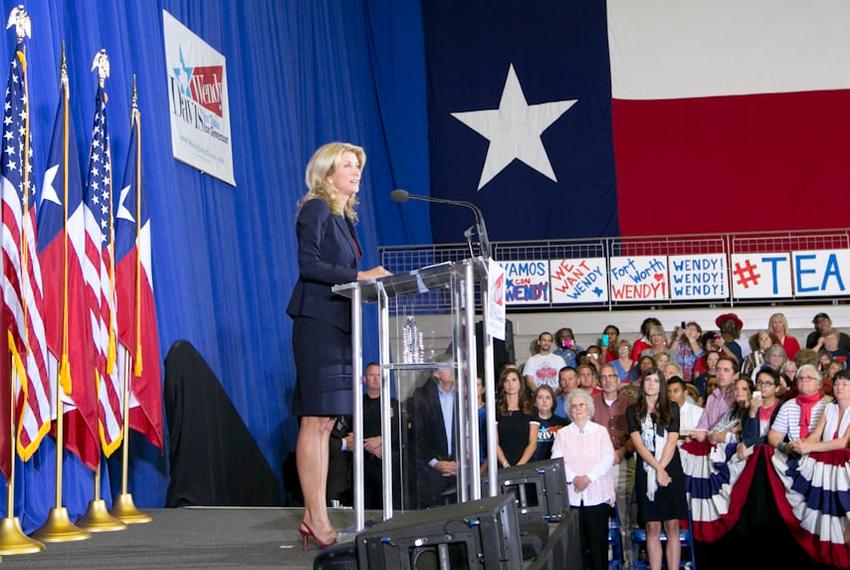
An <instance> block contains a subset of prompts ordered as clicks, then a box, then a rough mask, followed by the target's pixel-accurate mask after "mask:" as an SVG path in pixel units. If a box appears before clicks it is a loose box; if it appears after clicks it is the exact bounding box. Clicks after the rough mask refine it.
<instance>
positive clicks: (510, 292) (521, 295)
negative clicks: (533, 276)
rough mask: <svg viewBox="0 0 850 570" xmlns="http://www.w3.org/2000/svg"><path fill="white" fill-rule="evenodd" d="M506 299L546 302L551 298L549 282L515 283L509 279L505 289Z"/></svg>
mask: <svg viewBox="0 0 850 570" xmlns="http://www.w3.org/2000/svg"><path fill="white" fill-rule="evenodd" d="M505 300H506V301H507V302H508V303H519V302H525V303H530V302H546V301H548V300H549V284H548V283H527V284H520V285H514V284H513V283H512V282H511V280H510V279H509V280H508V286H507V288H506V290H505Z"/></svg>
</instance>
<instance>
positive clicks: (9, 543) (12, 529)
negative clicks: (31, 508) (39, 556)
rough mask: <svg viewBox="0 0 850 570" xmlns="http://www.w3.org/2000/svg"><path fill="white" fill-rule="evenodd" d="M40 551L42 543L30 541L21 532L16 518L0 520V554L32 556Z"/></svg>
mask: <svg viewBox="0 0 850 570" xmlns="http://www.w3.org/2000/svg"><path fill="white" fill-rule="evenodd" d="M42 550H44V545H43V544H42V543H40V542H39V541H37V540H33V539H31V538H30V537H28V536H27V535H26V534H24V531H23V530H21V523H20V521H19V520H18V517H3V518H2V519H0V554H9V555H14V554H33V553H35V552H41V551H42Z"/></svg>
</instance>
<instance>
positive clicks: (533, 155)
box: [452, 64, 578, 190]
mask: <svg viewBox="0 0 850 570" xmlns="http://www.w3.org/2000/svg"><path fill="white" fill-rule="evenodd" d="M577 101H578V99H567V100H563V101H552V102H550V103H540V104H538V105H529V104H528V102H527V101H526V100H525V94H523V92H522V86H521V85H520V84H519V79H518V78H517V75H516V72H515V71H514V66H513V64H511V65H510V67H509V68H508V77H507V79H506V80H505V87H504V89H503V91H502V99H501V101H499V108H498V109H485V110H481V111H467V112H463V113H452V117H454V118H455V119H457V120H459V121H460V122H462V123H463V124H464V125H466V126H467V127H469V128H471V129H472V130H474V131H475V132H477V133H478V134H480V135H481V136H483V137H484V138H486V139H487V140H489V141H490V145H489V147H488V148H487V159H486V160H485V161H484V168H483V169H482V170H481V179H480V181H479V182H478V189H479V190H481V188H482V187H483V186H484V185H485V184H487V183H488V182H490V180H492V179H493V178H494V177H495V176H496V175H497V174H499V173H500V172H501V171H502V170H503V169H504V168H505V167H506V166H507V165H508V164H510V163H511V162H513V160H514V159H515V158H516V159H519V160H521V161H522V162H524V163H525V164H527V165H528V166H530V167H531V168H533V169H534V170H536V171H538V172H539V173H540V174H543V175H544V176H546V177H547V178H549V179H551V180H554V181H555V182H557V181H558V179H557V178H556V177H555V172H554V171H553V170H552V164H551V163H550V162H549V156H548V155H547V154H546V148H545V147H544V146H543V141H542V140H541V139H540V135H541V134H543V132H544V131H545V130H546V129H548V128H549V126H550V125H551V124H552V123H554V122H555V121H557V120H558V118H560V116H561V115H563V114H564V113H565V112H566V111H567V109H569V108H570V107H572V106H573V105H575V103H576V102H577Z"/></svg>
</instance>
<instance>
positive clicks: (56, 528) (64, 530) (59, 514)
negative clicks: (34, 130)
mask: <svg viewBox="0 0 850 570" xmlns="http://www.w3.org/2000/svg"><path fill="white" fill-rule="evenodd" d="M59 73H60V77H61V82H62V96H63V97H64V98H65V104H64V106H63V109H64V117H63V125H64V126H63V129H62V130H63V135H64V140H63V155H64V156H63V165H64V168H63V171H64V173H63V178H64V180H63V187H64V190H65V193H64V199H63V200H62V204H63V207H64V208H65V224H64V227H63V228H62V239H63V242H64V243H63V247H64V254H63V257H64V260H63V265H64V268H63V273H64V275H63V280H64V288H63V289H64V313H65V315H64V319H63V320H64V324H63V328H64V329H65V330H64V335H63V336H64V342H63V345H64V346H63V351H62V362H61V363H60V368H59V378H57V381H56V504H55V506H54V507H53V508H52V509H50V513H49V514H48V515H47V521H46V522H45V523H44V524H43V525H42V526H41V528H39V529H38V530H37V531H35V532H34V533H33V536H34V537H36V538H38V539H39V540H42V541H44V542H71V541H74V540H86V539H88V538H91V533H89V532H88V531H86V530H83V529H81V528H79V527H77V526H76V525H74V523H72V522H71V518H70V517H69V516H68V509H66V508H65V507H64V506H63V504H62V460H63V457H62V451H63V450H64V447H65V430H64V424H65V422H64V417H63V416H64V413H65V409H64V408H65V406H64V404H63V402H62V392H63V390H64V391H65V392H67V393H70V391H71V390H70V373H69V372H68V369H67V365H68V343H67V340H68V144H69V141H68V102H69V101H68V99H69V94H68V65H67V62H66V60H65V44H64V43H63V44H62V54H61V58H60V63H59ZM24 77H25V79H24V85H26V84H27V83H26V76H24ZM27 121H29V114H27ZM26 132H29V128H28V127H27V129H26ZM24 173H26V170H24ZM63 384H64V385H63Z"/></svg>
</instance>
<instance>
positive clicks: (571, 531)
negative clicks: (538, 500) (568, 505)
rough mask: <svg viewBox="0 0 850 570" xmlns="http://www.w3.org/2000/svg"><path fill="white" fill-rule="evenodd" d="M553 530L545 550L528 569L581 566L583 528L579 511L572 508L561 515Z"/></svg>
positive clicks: (553, 569) (560, 568)
mask: <svg viewBox="0 0 850 570" xmlns="http://www.w3.org/2000/svg"><path fill="white" fill-rule="evenodd" d="M551 526H554V527H555V528H554V529H553V530H552V532H551V534H550V535H549V538H548V539H547V540H546V543H545V545H544V546H543V550H541V551H540V553H539V554H538V555H537V557H536V558H535V559H534V562H532V563H531V564H530V565H528V566H527V567H526V570H564V569H565V568H581V567H582V560H581V529H580V528H579V521H578V511H577V510H570V511H567V512H565V513H564V516H563V517H561V522H559V523H558V524H557V525H551Z"/></svg>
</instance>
